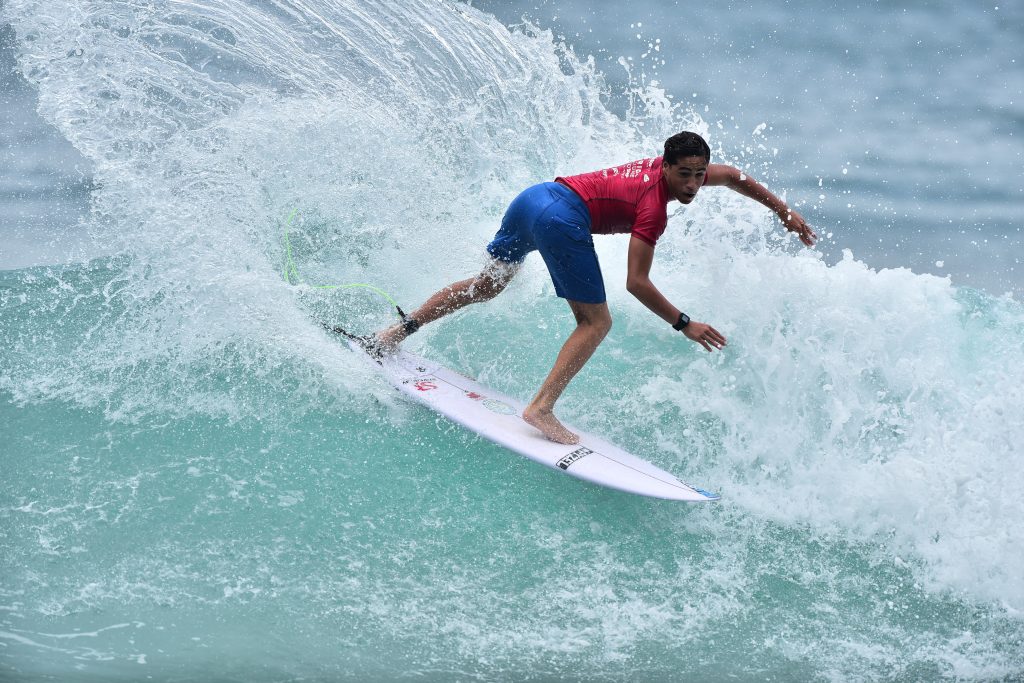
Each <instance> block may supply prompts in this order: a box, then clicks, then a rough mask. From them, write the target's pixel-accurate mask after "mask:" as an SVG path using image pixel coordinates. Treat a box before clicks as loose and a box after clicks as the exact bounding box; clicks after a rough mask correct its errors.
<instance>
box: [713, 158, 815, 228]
mask: <svg viewBox="0 0 1024 683" xmlns="http://www.w3.org/2000/svg"><path fill="white" fill-rule="evenodd" d="M706 184H707V185H719V186H721V185H724V186H725V187H728V188H729V189H731V190H735V191H736V192H739V193H740V194H741V195H743V196H744V197H750V198H751V199H753V200H755V201H757V202H760V203H761V204H764V205H765V206H767V207H768V208H769V209H771V210H772V211H774V212H775V215H777V216H778V217H779V220H781V221H782V224H783V225H784V226H786V230H789V231H790V232H795V233H796V234H797V235H798V236H799V237H800V241H801V242H803V243H804V244H806V245H807V246H809V247H813V246H814V243H815V241H816V240H817V239H818V236H817V235H816V234H814V231H813V230H811V227H810V226H809V225H807V222H806V221H805V220H804V218H803V216H801V215H800V214H798V213H797V212H796V211H793V210H792V209H790V208H789V207H788V206H786V202H784V201H782V200H781V199H779V198H778V197H776V196H775V195H774V194H772V193H771V191H770V190H769V189H768V188H767V187H765V186H764V185H762V184H761V183H759V182H757V181H756V180H754V179H753V178H751V177H750V176H749V175H747V174H745V173H743V172H742V171H740V170H739V169H738V168H733V167H732V166H726V165H725V164H710V165H709V166H708V181H707V183H706Z"/></svg>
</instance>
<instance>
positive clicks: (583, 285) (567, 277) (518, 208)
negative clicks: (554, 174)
mask: <svg viewBox="0 0 1024 683" xmlns="http://www.w3.org/2000/svg"><path fill="white" fill-rule="evenodd" d="M533 250H537V251H539V252H540V255H541V257H542V258H543V259H544V263H545V264H546V265H547V267H548V272H549V273H550V274H551V281H552V282H553V283H554V285H555V293H556V294H558V296H560V297H562V298H563V299H569V300H570V301H579V302H581V303H585V304H603V303H604V302H605V301H606V300H607V297H605V293H604V279H603V278H602V277H601V266H600V265H599V264H598V262H597V252H595V251H594V239H593V237H591V235H590V211H589V210H588V209H587V205H586V204H585V203H584V202H583V199H581V198H580V196H579V195H578V194H576V193H575V192H573V191H572V190H570V189H569V188H568V187H566V186H565V185H562V184H561V183H541V184H540V185H534V186H533V187H529V188H527V189H525V190H523V191H522V192H521V193H520V194H519V196H518V197H516V198H515V199H513V200H512V203H511V204H509V206H508V210H507V211H505V217H504V218H502V219H501V228H500V229H499V230H498V234H496V235H495V236H494V239H493V240H491V243H490V244H488V245H487V253H488V254H490V255H491V256H492V257H494V258H496V259H498V260H500V261H505V262H507V263H522V262H523V259H525V258H526V255H527V254H529V253H530V252H531V251H533Z"/></svg>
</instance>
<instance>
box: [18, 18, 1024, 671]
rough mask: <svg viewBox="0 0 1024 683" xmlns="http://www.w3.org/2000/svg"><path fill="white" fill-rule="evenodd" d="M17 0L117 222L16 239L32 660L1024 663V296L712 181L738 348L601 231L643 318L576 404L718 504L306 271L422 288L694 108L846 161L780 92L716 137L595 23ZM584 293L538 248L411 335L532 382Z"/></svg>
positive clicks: (708, 278)
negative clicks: (523, 443) (549, 438)
mask: <svg viewBox="0 0 1024 683" xmlns="http://www.w3.org/2000/svg"><path fill="white" fill-rule="evenodd" d="M0 12H2V17H3V20H4V21H6V22H10V24H11V26H12V27H13V29H14V31H15V33H16V36H17V47H16V50H17V58H18V69H19V70H20V72H21V73H22V74H23V76H24V78H25V79H27V81H28V82H29V83H30V84H31V85H32V86H33V88H34V89H35V90H36V91H37V93H38V101H39V104H38V107H39V112H40V114H41V115H42V116H43V117H44V119H46V120H47V121H48V122H49V123H51V124H53V125H54V126H56V128H57V129H58V130H59V132H60V134H61V135H62V136H64V137H65V138H66V139H67V140H68V141H69V142H70V143H71V144H72V145H73V146H74V148H75V149H76V150H77V151H78V152H79V153H80V154H82V155H83V156H84V157H85V158H86V159H88V160H89V162H90V163H91V165H92V181H91V182H92V185H91V190H90V192H89V212H88V214H87V215H86V216H85V217H83V219H82V224H81V226H79V229H80V231H81V234H82V235H84V236H85V238H84V239H82V240H79V241H76V242H75V243H74V246H70V245H69V246H67V248H66V249H64V253H63V257H62V259H61V261H60V263H53V264H40V265H34V266H31V267H19V268H11V269H7V270H0V311H2V315H0V343H2V348H0V429H2V432H3V438H2V439H0V472H2V476H0V679H2V680H11V681H43V680H66V681H72V680H74V681H79V680H81V681H93V680H95V681H101V680H102V681H111V680H143V679H152V680H224V681H231V680H238V681H292V680H315V681H321V680H322V681H330V680H349V679H351V680H399V679H408V678H419V679H423V680H507V681H513V680H602V681H603V680H609V681H612V680H724V679H729V678H734V679H738V680H780V681H790V680H831V681H856V680H946V679H948V680H1020V678H1021V677H1022V676H1024V617H1022V611H1024V581H1022V579H1021V570H1020V568H1021V567H1022V566H1024V544H1022V543H1021V542H1020V541H1021V529H1024V495H1022V493H1021V491H1022V490H1024V468H1022V467H1021V466H1020V464H1021V455H1020V447H1019V443H1020V442H1021V440H1022V439H1024V419H1022V418H1024V410H1022V405H1024V389H1022V386H1024V307H1022V305H1021V303H1020V302H1019V301H1018V300H1017V299H1015V298H1014V296H1012V295H1011V294H1006V295H996V294H992V293H989V292H986V291H983V290H980V289H973V288H970V287H966V286H962V285H954V283H953V282H952V281H951V279H950V278H948V277H940V276H936V275H931V274H923V273H920V272H915V271H914V270H912V269H910V268H907V267H894V268H876V267H872V266H870V265H868V264H867V263H865V262H864V261H862V260H860V259H858V258H857V257H856V256H855V255H854V253H853V252H852V251H850V250H847V251H845V253H843V255H842V257H841V258H839V259H837V260H835V261H829V260H828V259H825V258H823V257H822V255H821V254H820V253H818V252H816V251H814V250H806V249H804V248H803V247H801V246H800V245H799V243H798V242H797V240H795V239H793V238H792V237H791V236H787V235H785V234H784V233H783V231H782V229H781V228H780V226H779V225H778V224H777V222H776V221H774V220H773V219H772V217H771V216H770V215H768V213H767V212H766V211H765V210H764V209H763V207H761V206H759V205H757V204H756V203H754V202H751V201H748V200H745V199H743V198H741V197H739V196H737V195H735V194H734V193H730V192H728V191H727V190H724V189H715V188H708V189H705V190H704V191H702V193H701V195H700V197H699V198H698V200H697V201H696V202H695V203H694V204H693V205H692V206H690V207H687V208H685V209H684V208H679V207H678V205H674V204H673V205H670V207H669V208H670V218H669V226H668V230H667V231H666V233H665V235H664V237H663V238H662V240H661V241H660V242H659V246H658V251H657V259H656V260H655V266H654V270H653V271H652V279H653V280H654V281H655V282H656V283H657V284H658V286H659V287H660V288H661V289H662V290H663V291H664V293H665V294H666V296H667V297H668V298H669V299H670V300H672V301H675V302H685V303H681V305H682V307H683V308H684V310H687V311H688V312H689V313H690V314H691V315H692V316H694V317H695V318H696V319H700V320H705V321H708V322H710V323H711V324H713V325H715V327H716V328H717V329H719V330H721V331H722V333H723V334H725V335H726V336H727V337H728V339H729V346H728V348H727V350H726V351H725V352H723V353H715V354H707V353H705V352H704V351H702V350H701V349H700V348H699V347H697V346H696V345H694V344H692V343H689V342H687V341H686V340H684V339H682V338H681V336H680V335H678V334H676V333H674V332H673V331H672V330H671V329H669V328H668V327H667V326H665V325H664V324H662V323H661V321H659V320H657V319H656V318H654V317H653V316H652V315H651V314H650V313H649V312H648V311H647V310H646V309H645V308H644V307H643V306H642V305H641V304H640V303H639V302H637V301H636V300H635V299H633V298H632V297H631V296H630V295H629V294H628V293H627V292H626V291H625V287H624V286H622V283H624V282H625V267H626V264H625V258H624V249H623V247H624V243H623V241H622V239H623V238H618V239H616V238H615V237H608V238H605V239H600V238H599V239H597V240H595V243H596V246H597V251H598V255H599V258H600V260H601V264H602V270H603V272H604V277H605V282H606V283H607V284H608V287H607V289H608V295H609V306H610V308H611V311H612V316H613V319H614V325H613V328H612V331H611V333H610V334H609V336H608V337H607V339H606V340H605V342H604V343H603V344H602V346H601V347H600V348H599V350H598V352H597V354H596V355H595V357H594V359H593V360H592V361H591V362H590V363H589V364H588V365H587V366H586V368H585V370H584V371H583V372H582V373H581V374H580V376H579V377H578V378H577V379H576V380H575V381H574V382H573V384H572V385H571V386H570V388H569V390H568V391H567V392H566V394H565V396H564V398H563V399H562V401H561V402H560V404H559V406H560V410H561V413H562V415H563V416H564V418H565V419H566V421H567V422H570V423H572V424H576V425H579V426H580V427H581V428H583V429H586V430H587V431H589V432H592V433H596V434H601V435H603V436H604V437H606V438H607V439H609V440H611V441H614V442H615V443H617V444H619V445H621V446H622V447H624V448H626V449H628V450H631V451H633V452H644V453H647V454H649V459H650V460H651V461H652V462H654V463H655V464H656V465H658V466H659V467H662V468H664V469H666V470H668V471H670V472H673V473H674V474H677V475H679V476H680V477H681V478H682V479H685V480H687V481H693V482H695V483H698V484H700V485H701V486H703V487H706V488H708V489H710V490H713V491H716V492H719V493H721V494H722V495H723V501H722V502H721V503H720V504H717V505H714V506H684V505H680V504H678V503H671V502H665V501H655V500H650V499H643V498H640V497H636V496H630V495H628V494H623V493H618V492H614V491H609V490H606V489H601V488H598V487H593V486H589V485H586V484H583V483H581V482H578V481H574V480H571V479H570V478H568V477H562V476H558V475H556V474H553V473H551V472H550V471H547V470H545V469H544V468H541V467H538V466H536V465H534V464H532V463H530V462H528V461H526V460H524V459H522V458H519V457H517V456H515V455H513V454H511V453H509V452H508V451H505V450H503V449H501V448H500V447H498V446H495V445H493V444H490V443H488V442H485V441H483V440H481V439H479V438H477V437H475V436H473V435H472V434H470V433H468V432H466V431H464V430H462V429H460V428H458V427H456V426H455V425H453V424H451V423H449V422H447V421H445V420H443V419H440V418H438V417H437V416H436V415H434V414H433V413H432V412H430V411H427V410H425V409H423V408H422V407H420V406H417V405H414V404H411V403H408V402H406V401H404V400H402V399H401V398H400V397H399V396H398V395H397V394H396V392H394V391H393V389H392V388H391V387H390V386H389V385H387V383H386V382H385V381H384V380H383V379H382V378H380V377H379V376H377V375H376V374H375V373H373V371H372V370H370V369H369V368H368V367H367V365H366V364H365V363H364V362H363V361H362V360H361V359H359V358H357V357H355V356H354V354H352V353H351V352H349V351H348V350H347V349H346V348H344V347H343V345H342V344H340V343H339V341H338V340H337V339H336V338H332V337H331V336H330V335H329V334H326V333H325V332H324V330H323V329H322V327H321V326H320V324H319V322H318V321H319V320H324V319H326V320H329V321H331V322H334V323H336V324H345V325H346V326H348V327H350V328H355V329H359V330H364V331H371V330H373V329H376V328H377V327H378V326H380V325H382V324H384V323H385V322H387V321H388V320H390V318H389V316H391V315H392V314H391V312H390V310H389V306H388V305H387V302H386V301H384V300H382V298H381V297H377V296H375V295H374V294H373V293H372V292H369V291H368V290H365V289H358V288H357V289H348V290H323V289H318V288H316V286H315V285H318V284H338V283H372V284H374V285H375V286H377V287H380V288H382V289H384V290H386V291H387V293H388V294H390V295H391V296H392V297H394V298H395V300H396V301H398V302H400V303H401V304H402V305H403V306H405V307H406V308H412V307H414V306H415V305H417V304H418V303H420V302H421V301H422V299H424V298H425V297H426V296H427V295H429V294H430V293H432V292H433V291H435V290H437V289H438V288H439V287H441V286H443V285H445V284H448V283H449V282H452V281H454V280H456V279H460V278H463V277H466V276H467V275H469V274H471V273H472V272H473V271H474V270H476V269H478V268H479V267H480V265H481V264H482V263H483V261H484V258H485V254H484V251H483V247H484V245H485V244H486V243H487V242H488V241H489V239H490V238H491V236H492V235H493V233H494V231H495V229H496V227H497V225H498V224H499V222H500V219H501V215H502V213H503V212H504V209H505V207H506V206H507V204H508V202H509V201H510V200H511V199H512V198H513V197H515V196H516V194H518V192H519V191H520V190H521V189H523V188H524V187H526V186H528V185H530V184H533V183H536V182H541V181H544V180H550V179H552V178H553V177H555V176H556V175H563V174H570V173H577V172H584V171H588V170H593V169H597V168H603V167H607V166H611V165H615V164H618V163H622V162H624V161H627V160H632V159H637V158H643V157H648V156H653V155H656V154H657V153H658V151H659V149H660V145H661V144H662V142H663V140H664V139H665V138H666V137H667V136H668V135H670V134H672V133H674V132H677V131H679V130H684V129H686V130H694V131H696V132H699V133H701V134H702V135H705V136H706V137H707V138H708V139H709V141H710V142H711V145H712V149H713V154H714V156H713V162H716V163H729V164H734V165H737V166H740V167H742V168H744V169H747V170H749V172H750V173H752V174H753V175H754V176H755V177H758V178H764V179H765V180H766V182H768V183H769V185H771V186H776V187H778V188H779V189H780V192H781V191H788V193H789V194H790V195H797V194H801V193H802V194H809V195H811V196H817V194H818V192H819V188H818V187H809V188H799V187H795V186H794V185H792V184H787V182H786V179H785V174H784V173H782V172H779V171H778V170H777V169H776V168H775V167H774V166H773V163H774V161H773V160H774V159H775V158H776V154H777V149H776V150H775V152H774V153H773V147H777V144H776V143H774V142H773V141H772V140H771V138H770V136H771V132H770V131H769V130H768V129H767V128H766V127H762V126H759V127H757V128H755V129H754V130H752V131H746V132H733V133H732V134H731V135H729V136H723V135H722V134H721V133H720V132H719V129H718V128H717V127H716V126H715V125H713V123H712V122H710V121H709V120H706V119H705V118H704V113H705V112H703V108H702V107H700V106H698V105H694V104H686V103H681V102H680V101H678V100H676V99H674V98H672V97H669V95H668V94H667V93H666V91H665V90H664V89H663V87H661V86H659V84H658V83H657V82H653V83H652V82H651V81H650V80H649V79H648V80H643V79H639V78H637V79H635V80H634V81H633V82H632V83H631V84H630V85H629V86H628V89H627V90H626V91H623V92H618V93H616V96H620V97H625V98H627V99H628V100H629V101H630V103H631V104H630V106H629V107H628V108H627V109H626V110H624V111H613V110H612V108H611V107H610V106H608V96H609V91H610V89H611V88H612V86H611V85H609V83H608V81H607V80H606V78H605V76H604V74H603V73H602V72H601V70H600V69H599V68H598V67H597V66H596V65H595V62H594V60H593V59H592V58H588V57H585V56H581V55H578V54H577V53H576V52H575V51H574V50H573V49H572V48H571V47H570V46H569V45H567V44H566V43H565V42H564V41H562V40H560V39H559V38H558V37H557V36H555V35H553V33H552V32H550V31H548V30H544V29H541V28H539V27H537V26H534V25H532V24H529V23H526V24H522V25H520V26H517V27H515V28H512V29H510V28H508V27H507V26H506V25H504V24H503V23H501V22H500V21H498V20H497V19H496V18H495V17H494V16H492V15H490V14H488V13H486V12H484V11H482V10H480V9H478V8H474V7H472V6H469V5H465V4H457V3H452V2H430V1H427V0H407V1H404V2H391V1H387V0H386V1H383V2H379V3H372V4H370V3H363V2H358V1H356V0H302V1H295V0H292V1H289V2H286V1H284V0H274V1H271V2H252V3H244V4H243V3H237V2H232V1H229V0H198V1H193V2H183V1H182V2H178V1H170V0H168V1H166V2H159V3H151V2H142V1H137V2H135V1H123V2H117V3H108V2H93V1H91V0H76V1H75V2H69V3H61V4H60V5H59V6H56V5H54V4H53V3H48V2H37V1H33V0H10V1H8V2H6V3H5V4H4V5H3V7H2V9H0ZM673 208H675V209H676V211H675V213H674V214H673V213H672V210H673ZM293 212H294V220H293V222H292V223H291V224H290V226H289V227H288V229H289V238H290V242H291V246H292V249H293V251H292V258H293V260H294V263H295V265H296V268H297V269H298V271H299V272H301V276H302V280H303V282H302V283H300V284H295V283H294V282H288V281H287V280H286V278H285V277H283V276H282V274H283V268H284V267H285V262H286V254H285V247H284V243H283V240H282V236H283V233H284V230H285V226H286V221H287V219H288V217H289V216H290V215H293ZM814 227H815V229H816V230H818V232H820V233H827V232H829V228H828V226H814ZM57 247H58V250H59V249H61V245H60V244H58V245H57ZM571 326H572V318H571V316H570V315H569V312H568V310H567V309H566V307H565V305H564V303H562V302H561V301H560V300H558V299H557V298H556V297H555V295H554V292H553V287H552V285H551V283H550V280H549V278H548V276H547V273H546V271H545V269H544V267H543V264H542V262H541V261H540V259H539V258H531V259H528V260H527V263H526V266H525V267H524V269H523V272H522V273H521V274H520V275H519V277H517V278H516V280H514V281H513V283H512V284H511V285H510V286H509V288H508V289H507V290H506V291H505V292H504V293H502V294H501V295H500V296H499V297H498V298H497V299H495V300H494V301H493V302H490V303H488V304H482V305H479V306H472V307H469V308H467V309H466V310H464V311H461V312H459V313H458V314H455V315H453V316H451V317H450V318H446V319H444V320H443V321H441V322H439V323H437V324H434V325H430V326H428V327H426V328H424V329H423V331H422V332H420V333H419V334H417V335H416V336H415V337H413V338H411V339H410V340H409V345H410V348H411V349H412V350H414V351H415V352H417V353H419V354H421V355H424V356H427V357H429V358H432V359H434V360H437V361H438V362H441V363H444V364H445V365H447V366H450V367H453V368H456V369H458V370H459V371H461V372H464V373H466V374H469V375H471V376H474V377H477V378H479V379H480V380H481V381H482V382H484V383H485V384H487V385H489V386H493V387H495V388H496V389H498V390H499V391H501V392H503V393H506V394H509V395H512V396H516V397H519V398H520V399H528V398H529V397H530V396H531V395H532V393H533V391H535V389H536V387H537V386H538V385H539V383H540V381H541V380H542V379H543V377H544V375H545V374H546V372H547V370H548V369H549V368H550V365H551V360H552V359H553V357H554V355H555V353H557V350H558V349H559V348H560V346H561V344H562V342H563V341H564V339H565V337H566V336H567V335H568V333H569V332H570V330H571Z"/></svg>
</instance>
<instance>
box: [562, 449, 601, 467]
mask: <svg viewBox="0 0 1024 683" xmlns="http://www.w3.org/2000/svg"><path fill="white" fill-rule="evenodd" d="M593 452H594V451H592V450H590V449H589V448H587V447H586V446H580V447H579V448H577V449H576V450H574V451H573V452H572V453H570V454H569V455H567V456H565V457H564V458H562V459H561V460H559V461H558V462H556V463H555V464H556V465H558V466H559V467H560V468H562V469H563V470H567V469H569V465H571V464H573V463H574V462H576V461H578V460H582V459H583V458H585V457H587V456H588V455H590V454H591V453H593Z"/></svg>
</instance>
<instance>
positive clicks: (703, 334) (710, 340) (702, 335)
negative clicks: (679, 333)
mask: <svg viewBox="0 0 1024 683" xmlns="http://www.w3.org/2000/svg"><path fill="white" fill-rule="evenodd" d="M683 334H685V335H686V336H687V337H688V338H690V339H692V340H693V341H695V342H697V343H698V344H700V345H701V346H703V347H704V348H705V349H707V351H708V353H710V352H711V351H712V350H713V349H712V347H714V348H715V349H718V350H719V351H721V350H722V347H723V346H725V344H726V341H725V337H723V336H722V334H721V333H720V332H719V331H718V330H716V329H715V328H713V327H711V325H708V324H706V323H699V322H697V321H696V320H691V321H690V324H689V325H687V326H686V327H684V328H683Z"/></svg>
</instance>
